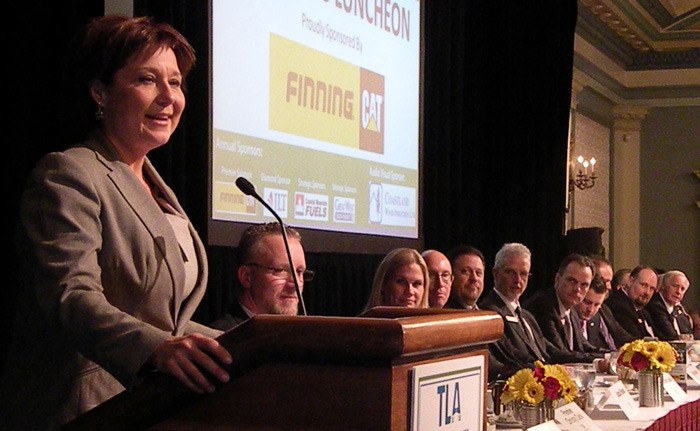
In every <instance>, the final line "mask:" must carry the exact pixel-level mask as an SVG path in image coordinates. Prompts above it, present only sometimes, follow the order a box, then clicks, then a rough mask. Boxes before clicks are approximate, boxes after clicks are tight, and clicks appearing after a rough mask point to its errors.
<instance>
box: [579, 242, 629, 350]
mask: <svg viewBox="0 0 700 431" xmlns="http://www.w3.org/2000/svg"><path fill="white" fill-rule="evenodd" d="M591 261H592V262H593V265H595V267H596V270H597V271H598V275H599V276H600V278H601V279H602V280H603V283H604V285H605V288H606V292H605V297H604V298H603V304H602V305H601V306H600V309H599V310H598V312H597V313H595V314H593V317H591V318H590V319H589V321H588V326H589V327H590V328H591V330H592V334H591V337H592V339H593V340H594V341H595V342H593V343H592V344H594V345H597V346H598V347H606V346H603V345H602V341H603V340H600V339H597V334H598V333H600V334H601V335H603V337H605V335H608V338H609V337H612V340H613V341H614V344H615V347H612V348H611V350H615V349H616V348H617V349H619V348H620V347H622V346H623V345H624V344H625V343H629V342H630V341H632V340H635V337H633V336H632V335H631V334H630V333H629V332H627V330H625V328H623V327H622V326H621V325H620V324H619V323H618V322H617V320H615V317H613V315H612V312H611V311H610V308H608V306H607V305H606V304H605V299H607V298H608V297H609V296H610V293H611V292H612V291H613V290H616V288H615V287H614V286H615V283H616V280H615V276H616V275H617V276H618V280H617V282H620V280H621V279H622V280H625V282H626V280H627V279H629V273H630V272H631V271H630V270H629V269H628V270H623V271H622V272H620V271H618V272H616V273H613V268H612V264H611V263H610V261H609V260H608V259H606V258H604V257H602V256H591ZM625 271H626V273H627V276H626V277H625V276H623V275H622V276H621V275H620V274H624V273H625ZM590 292H591V289H588V293H590ZM584 300H585V298H584ZM590 340H591V338H589V341H590ZM596 342H597V343H599V344H596ZM606 345H607V347H609V346H610V344H608V343H606Z"/></svg>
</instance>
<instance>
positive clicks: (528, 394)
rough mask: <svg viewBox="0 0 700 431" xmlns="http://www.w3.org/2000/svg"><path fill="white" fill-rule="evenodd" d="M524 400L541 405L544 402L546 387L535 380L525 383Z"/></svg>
mask: <svg viewBox="0 0 700 431" xmlns="http://www.w3.org/2000/svg"><path fill="white" fill-rule="evenodd" d="M521 395H522V399H523V401H525V402H526V403H530V404H539V403H541V402H542V400H544V386H542V384H540V383H538V382H537V381H535V380H532V381H529V382H527V383H525V387H524V388H523V391H522V394H521Z"/></svg>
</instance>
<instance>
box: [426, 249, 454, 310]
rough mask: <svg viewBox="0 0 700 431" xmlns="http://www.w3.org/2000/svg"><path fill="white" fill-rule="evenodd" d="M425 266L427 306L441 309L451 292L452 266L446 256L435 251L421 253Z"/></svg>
mask: <svg viewBox="0 0 700 431" xmlns="http://www.w3.org/2000/svg"><path fill="white" fill-rule="evenodd" d="M421 255H422V256H423V260H425V264H426V265H427V266H428V275H429V276H430V290H429V292H428V306H429V307H431V308H442V307H444V306H445V304H446V303H447V300H448V299H449V297H450V291H451V290H452V280H454V275H452V265H450V261H449V259H447V256H445V255H444V254H442V253H440V252H439V251H437V250H426V251H424V252H423V253H421Z"/></svg>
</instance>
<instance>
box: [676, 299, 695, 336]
mask: <svg viewBox="0 0 700 431" xmlns="http://www.w3.org/2000/svg"><path fill="white" fill-rule="evenodd" d="M671 315H672V316H673V327H674V328H676V331H677V332H678V334H679V335H680V334H685V333H688V334H692V333H693V320H692V319H691V318H690V315H688V313H686V312H685V308H683V304H677V305H676V306H675V307H673V313H671Z"/></svg>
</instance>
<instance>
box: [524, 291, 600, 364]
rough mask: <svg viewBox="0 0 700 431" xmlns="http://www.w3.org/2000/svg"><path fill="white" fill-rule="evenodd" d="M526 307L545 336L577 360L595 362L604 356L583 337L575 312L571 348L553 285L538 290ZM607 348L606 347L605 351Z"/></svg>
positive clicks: (572, 315)
mask: <svg viewBox="0 0 700 431" xmlns="http://www.w3.org/2000/svg"><path fill="white" fill-rule="evenodd" d="M525 308H527V309H528V311H530V312H531V313H532V315H533V316H535V319H536V320H537V323H538V324H539V325H540V329H542V334H543V335H544V337H545V338H546V339H547V340H549V341H550V342H551V343H552V344H553V345H554V346H556V347H557V348H558V349H559V350H562V351H568V352H570V354H571V355H572V356H574V357H575V358H576V361H575V362H593V359H595V358H600V357H603V356H604V354H603V353H604V351H603V350H601V349H599V348H598V347H595V346H593V345H592V344H591V343H589V342H588V340H586V339H585V338H583V335H582V334H581V327H580V324H579V321H578V316H576V315H575V312H570V313H569V314H570V319H571V326H572V328H571V329H572V338H573V345H574V346H573V349H571V348H569V343H568V341H567V338H566V333H565V331H564V325H563V324H562V323H561V318H560V317H559V316H560V314H559V301H558V300H557V293H556V291H555V289H554V288H553V287H551V288H549V289H544V290H540V291H539V292H537V293H536V294H535V295H534V296H532V297H531V298H530V299H529V300H528V301H527V303H526V305H525ZM607 350H608V349H605V351H607Z"/></svg>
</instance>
